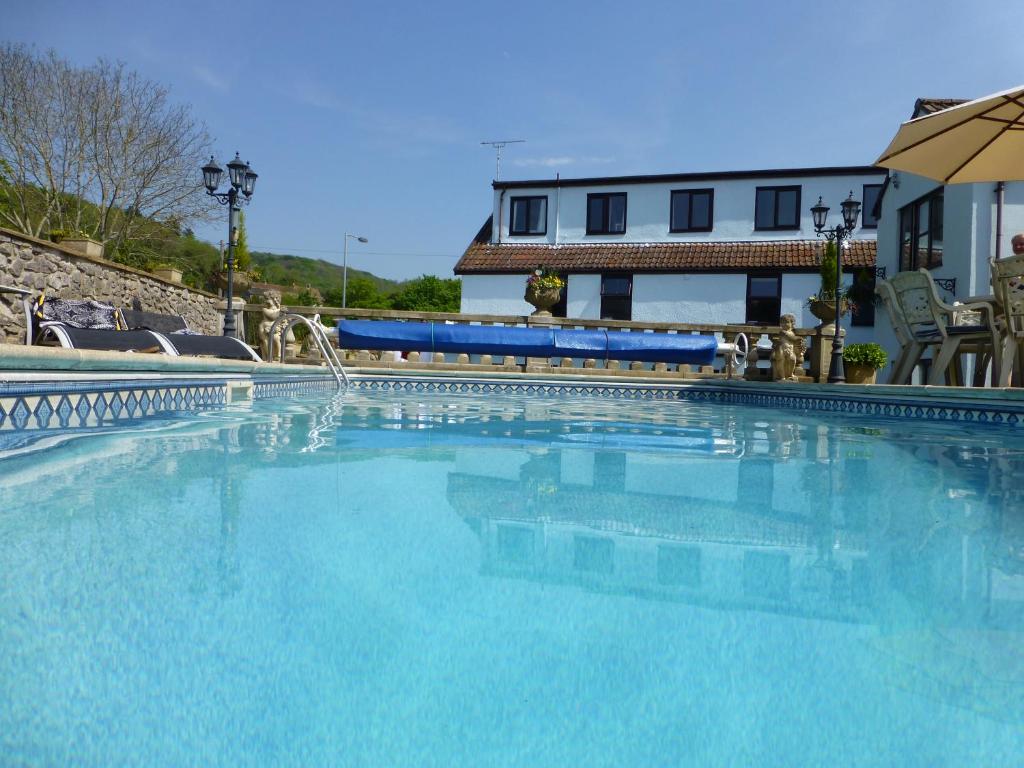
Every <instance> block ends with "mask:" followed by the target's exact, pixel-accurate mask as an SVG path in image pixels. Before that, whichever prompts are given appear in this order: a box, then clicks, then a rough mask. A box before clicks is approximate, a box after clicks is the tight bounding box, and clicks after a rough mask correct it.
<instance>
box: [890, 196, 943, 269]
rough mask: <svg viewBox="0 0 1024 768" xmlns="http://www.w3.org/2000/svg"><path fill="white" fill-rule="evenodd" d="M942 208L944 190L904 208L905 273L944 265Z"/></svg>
mask: <svg viewBox="0 0 1024 768" xmlns="http://www.w3.org/2000/svg"><path fill="white" fill-rule="evenodd" d="M942 208H943V192H942V187H939V188H938V189H936V190H935V191H933V192H929V193H928V194H927V195H925V196H924V197H920V198H918V199H917V200H915V201H914V202H912V203H910V204H909V205H905V206H903V207H902V208H900V271H901V272H907V271H911V270H915V269H920V268H921V267H927V268H928V269H934V268H935V267H941V266H942V234H943V233H942V229H943V212H942Z"/></svg>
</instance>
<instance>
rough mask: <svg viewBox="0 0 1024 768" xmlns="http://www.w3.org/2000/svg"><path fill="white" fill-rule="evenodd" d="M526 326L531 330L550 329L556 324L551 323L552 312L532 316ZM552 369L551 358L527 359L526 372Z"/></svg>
mask: <svg viewBox="0 0 1024 768" xmlns="http://www.w3.org/2000/svg"><path fill="white" fill-rule="evenodd" d="M555 301H556V302H557V301H558V299H557V297H556V298H555ZM553 305H554V302H552V305H551V306H553ZM526 324H527V325H528V326H529V327H530V328H550V327H551V326H552V325H554V323H552V322H551V313H550V312H541V313H534V314H532V315H530V317H529V318H528V319H527V321H526ZM550 367H551V360H550V359H549V358H547V357H527V358H526V370H530V369H531V368H534V369H536V368H550Z"/></svg>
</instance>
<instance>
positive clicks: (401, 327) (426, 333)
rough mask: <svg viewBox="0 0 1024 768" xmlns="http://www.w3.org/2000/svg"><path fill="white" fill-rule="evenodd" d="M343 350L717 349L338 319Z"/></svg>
mask: <svg viewBox="0 0 1024 768" xmlns="http://www.w3.org/2000/svg"><path fill="white" fill-rule="evenodd" d="M338 346H339V347H341V348H342V349H382V350H398V351H402V352H407V351H413V350H415V351H417V352H466V353H473V354H478V355H515V356H517V357H520V356H529V357H594V358H599V359H602V360H639V361H641V362H645V363H684V364H688V365H711V364H712V363H713V362H714V359H715V352H716V350H717V349H718V341H717V339H715V337H714V336H696V335H691V334H668V333H643V332H636V333H629V332H626V331H601V330H587V331H578V330H565V329H562V328H554V327H552V328H514V327H513V328H506V327H503V326H498V325H448V324H446V323H421V322H401V321H395V320H340V321H339V322H338Z"/></svg>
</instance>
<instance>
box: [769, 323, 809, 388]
mask: <svg viewBox="0 0 1024 768" xmlns="http://www.w3.org/2000/svg"><path fill="white" fill-rule="evenodd" d="M795 326H796V315H792V314H785V315H783V316H782V317H780V318H779V327H780V331H779V336H778V339H777V340H776V341H775V344H774V345H773V346H772V379H773V380H774V381H797V380H798V379H797V369H798V368H799V367H800V364H801V363H803V360H804V349H805V348H804V340H803V339H802V338H800V337H799V336H797V335H796V333H794V332H793V328H794V327H795Z"/></svg>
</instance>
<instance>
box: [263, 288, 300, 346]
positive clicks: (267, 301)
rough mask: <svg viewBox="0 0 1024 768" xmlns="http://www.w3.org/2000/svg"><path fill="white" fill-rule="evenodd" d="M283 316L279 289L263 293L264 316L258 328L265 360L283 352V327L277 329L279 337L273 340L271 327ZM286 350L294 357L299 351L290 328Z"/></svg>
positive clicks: (285, 342) (286, 340) (286, 338)
mask: <svg viewBox="0 0 1024 768" xmlns="http://www.w3.org/2000/svg"><path fill="white" fill-rule="evenodd" d="M280 316H281V294H280V293H278V292H277V291H267V292H266V293H264V294H263V316H262V317H261V318H260V325H259V329H258V333H259V337H260V350H261V351H262V353H263V359H264V360H273V359H276V358H278V357H279V356H280V354H281V337H280V334H281V329H280V328H278V329H277V336H278V337H277V338H276V339H273V341H271V338H270V329H271V328H272V327H273V325H274V321H276V320H277V319H278V318H279V317H280ZM284 344H285V350H286V351H287V353H288V355H289V356H291V357H294V356H295V354H296V353H297V352H298V348H299V347H298V344H297V343H296V341H295V334H294V333H292V331H291V329H290V328H289V329H288V333H287V335H286V336H285V339H284Z"/></svg>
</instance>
